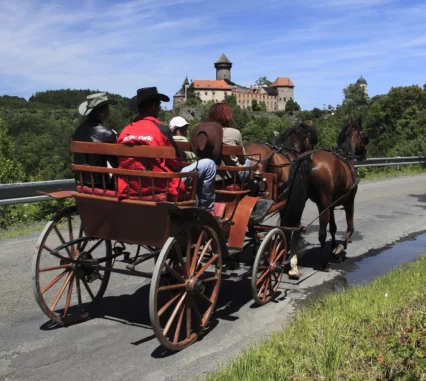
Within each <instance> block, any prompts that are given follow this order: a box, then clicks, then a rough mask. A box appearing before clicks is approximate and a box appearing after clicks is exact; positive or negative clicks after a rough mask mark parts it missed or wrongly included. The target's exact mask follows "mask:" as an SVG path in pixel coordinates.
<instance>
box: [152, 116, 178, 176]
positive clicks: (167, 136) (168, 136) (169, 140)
mask: <svg viewBox="0 0 426 381" xmlns="http://www.w3.org/2000/svg"><path fill="white" fill-rule="evenodd" d="M156 125H157V127H158V129H159V130H160V131H161V133H162V134H163V136H164V141H165V146H166V147H173V148H174V149H175V152H176V159H166V166H167V167H168V168H170V169H171V170H172V171H174V172H180V170H181V169H182V159H183V154H182V151H181V150H180V148H179V147H178V146H177V144H176V142H175V140H174V139H173V134H172V132H171V131H170V128H169V127H167V126H164V125H162V124H157V123H156Z"/></svg>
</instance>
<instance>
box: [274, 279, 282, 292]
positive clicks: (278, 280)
mask: <svg viewBox="0 0 426 381" xmlns="http://www.w3.org/2000/svg"><path fill="white" fill-rule="evenodd" d="M281 278H282V274H281V275H280V276H279V277H278V279H277V284H276V285H275V287H274V293H275V292H277V289H278V287H279V285H280V282H281Z"/></svg>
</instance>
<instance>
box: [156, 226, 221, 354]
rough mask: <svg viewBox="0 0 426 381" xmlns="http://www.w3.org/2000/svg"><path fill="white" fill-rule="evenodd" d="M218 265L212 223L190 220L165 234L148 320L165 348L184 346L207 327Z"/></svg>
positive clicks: (215, 295)
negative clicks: (172, 232)
mask: <svg viewBox="0 0 426 381" xmlns="http://www.w3.org/2000/svg"><path fill="white" fill-rule="evenodd" d="M221 270H222V253H221V247H220V242H219V238H218V235H217V233H216V232H215V230H214V229H213V228H211V227H209V226H203V225H202V224H201V223H199V222H190V223H187V224H185V225H184V226H183V227H182V228H181V229H180V230H179V231H178V232H177V233H176V234H175V235H174V236H173V237H169V239H168V240H167V242H166V243H165V245H164V247H163V249H162V250H161V253H160V255H159V257H158V260H157V263H156V266H155V269H154V276H153V278H152V282H151V289H150V293H149V316H150V319H151V324H152V327H153V329H154V332H155V335H156V337H157V339H158V340H159V341H160V343H161V344H162V345H163V346H164V347H165V348H167V349H170V350H173V351H177V350H181V349H184V348H186V347H187V346H189V345H190V344H192V343H193V342H194V341H195V340H196V339H197V337H198V335H199V334H200V333H201V332H202V330H203V329H204V328H205V327H206V326H207V324H208V322H209V320H210V317H211V315H212V313H213V310H214V307H215V304H216V301H217V298H218V295H219V286H220V281H221Z"/></svg>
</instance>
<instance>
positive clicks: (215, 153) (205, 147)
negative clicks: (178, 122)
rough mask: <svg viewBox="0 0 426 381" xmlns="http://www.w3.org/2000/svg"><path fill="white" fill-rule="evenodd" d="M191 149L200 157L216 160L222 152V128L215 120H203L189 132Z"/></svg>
mask: <svg viewBox="0 0 426 381" xmlns="http://www.w3.org/2000/svg"><path fill="white" fill-rule="evenodd" d="M190 142H191V150H192V152H194V153H195V154H196V155H197V156H198V157H199V158H200V159H212V160H213V161H215V162H216V161H217V160H218V159H219V157H220V154H221V152H222V143H223V128H222V126H221V125H220V124H219V123H216V122H203V123H201V124H199V125H198V126H197V127H195V128H194V130H193V131H192V133H191V139H190Z"/></svg>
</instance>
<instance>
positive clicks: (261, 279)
mask: <svg viewBox="0 0 426 381" xmlns="http://www.w3.org/2000/svg"><path fill="white" fill-rule="evenodd" d="M286 258H287V243H286V240H285V235H284V233H283V231H282V230H281V229H279V228H275V229H273V230H271V231H270V232H269V233H268V234H267V235H266V237H265V238H264V239H263V241H262V243H261V245H260V247H259V250H258V251H257V254H256V259H255V261H254V265H253V272H252V279H251V291H252V295H253V299H254V301H255V302H256V303H257V304H259V305H263V304H266V303H268V302H270V301H271V300H272V298H273V297H274V296H275V294H276V292H277V289H278V287H279V285H280V282H281V278H282V277H283V270H284V261H285V260H286Z"/></svg>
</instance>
